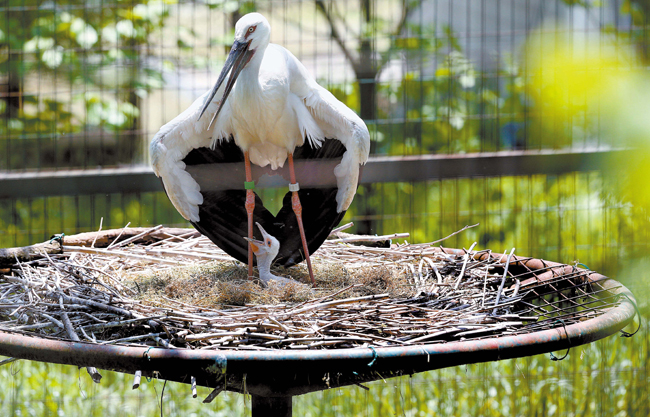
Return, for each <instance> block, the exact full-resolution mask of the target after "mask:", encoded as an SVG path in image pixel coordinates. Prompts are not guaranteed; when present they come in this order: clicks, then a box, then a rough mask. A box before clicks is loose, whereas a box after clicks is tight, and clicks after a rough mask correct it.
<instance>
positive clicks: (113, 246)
mask: <svg viewBox="0 0 650 417" xmlns="http://www.w3.org/2000/svg"><path fill="white" fill-rule="evenodd" d="M162 228H163V225H162V224H159V225H158V226H155V227H152V228H151V229H148V230H145V231H144V232H141V233H138V234H137V235H135V236H131V237H130V238H128V239H124V240H123V241H121V242H119V243H111V244H110V245H109V246H108V247H107V248H106V249H114V248H120V247H122V246H126V245H128V244H129V243H131V242H135V241H136V240H138V239H141V238H143V237H145V236H148V235H150V234H152V233H154V232H156V231H158V230H160V229H162ZM116 241H117V239H116V240H115V241H114V242H116Z"/></svg>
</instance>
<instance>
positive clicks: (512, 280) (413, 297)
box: [0, 226, 635, 415]
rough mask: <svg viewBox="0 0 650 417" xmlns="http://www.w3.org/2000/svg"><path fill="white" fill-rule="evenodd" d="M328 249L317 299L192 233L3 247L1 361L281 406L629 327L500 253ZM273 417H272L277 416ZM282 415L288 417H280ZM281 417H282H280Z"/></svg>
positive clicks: (301, 278)
mask: <svg viewBox="0 0 650 417" xmlns="http://www.w3.org/2000/svg"><path fill="white" fill-rule="evenodd" d="M354 240H360V239H355V238H354V237H346V238H343V239H341V238H336V236H334V239H332V240H328V241H326V242H325V244H324V245H323V246H322V247H321V248H320V249H319V250H318V251H317V252H316V253H315V254H314V255H313V257H312V259H313V264H314V267H315V275H316V279H317V282H316V285H315V286H314V287H311V286H308V285H306V284H303V283H302V282H306V281H307V280H308V275H307V271H306V269H305V268H304V267H302V266H300V265H298V266H296V267H292V268H290V269H287V270H274V272H275V273H276V274H277V275H284V276H287V277H292V278H294V279H296V283H295V284H290V285H285V286H274V285H271V286H270V287H269V288H262V287H260V286H259V285H258V282H256V280H248V279H247V277H246V275H247V273H246V267H245V265H242V264H241V263H239V262H237V261H235V260H233V259H232V258H230V257H229V256H228V255H226V254H225V253H223V252H222V251H221V250H219V249H218V248H217V247H216V246H215V245H213V244H212V243H211V242H210V241H209V240H207V239H206V238H204V237H202V236H201V235H200V234H199V233H198V232H196V231H195V230H193V229H177V228H164V227H162V226H158V227H154V228H125V229H116V230H107V231H100V232H91V233H82V234H79V235H73V236H57V237H55V238H53V239H52V240H51V241H49V242H44V243H40V244H36V245H33V246H29V247H23V248H10V249H0V274H1V275H0V354H1V355H5V356H10V357H13V358H19V359H30V360H37V361H44V362H52V363H61V364H70V365H77V366H84V367H86V368H87V369H88V372H89V374H90V375H91V377H92V378H93V380H95V381H96V382H99V379H101V375H100V373H99V371H97V368H99V369H108V370H113V371H118V372H125V373H130V374H134V375H136V377H135V380H134V385H138V384H139V377H140V376H149V377H158V378H161V379H165V380H172V381H178V382H183V383H188V384H192V385H193V386H195V385H197V384H198V385H202V386H206V387H210V388H213V389H214V391H213V392H212V394H211V395H210V396H209V397H208V398H206V400H205V401H206V402H209V401H211V400H212V399H214V397H215V396H216V395H217V394H218V393H219V392H221V391H223V390H229V391H234V392H239V393H250V394H252V395H253V409H254V410H255V409H256V407H257V409H258V410H260V413H261V412H262V411H261V410H264V409H269V410H270V409H273V410H276V412H275V415H287V413H289V414H290V408H291V407H290V406H291V402H290V399H291V397H292V396H294V395H300V394H305V393H308V392H312V391H318V390H323V389H328V388H335V387H340V386H344V385H351V384H357V385H360V384H362V383H364V382H368V381H373V380H377V379H385V378H389V377H394V376H399V375H404V374H412V373H416V372H422V371H428V370H433V369H439V368H444V367H450V366H456V365H460V364H469V363H478V362H487V361H494V360H501V359H508V358H515V357H522V356H530V355H535V354H539V353H545V352H552V351H558V350H562V349H568V348H571V347H575V346H578V345H581V344H586V343H590V342H592V341H595V340H598V339H601V338H604V337H607V336H609V335H611V334H613V333H616V332H617V331H619V330H621V329H623V328H624V327H625V326H627V325H628V324H630V323H631V322H632V321H633V318H634V315H635V307H634V306H635V302H634V298H633V296H632V294H631V293H630V292H629V291H628V290H627V289H626V288H625V287H624V286H622V285H621V284H619V283H618V282H616V281H615V280H613V279H610V278H607V277H605V276H603V275H601V274H598V273H596V272H594V271H590V270H588V269H584V268H580V267H578V266H576V265H567V264H561V263H557V262H550V261H544V260H541V259H535V258H529V257H521V256H517V255H515V254H514V253H513V251H512V252H510V253H501V254H497V253H492V252H491V251H489V250H481V251H474V250H473V247H474V245H472V247H470V249H469V250H465V249H450V248H444V247H440V246H436V245H435V244H432V243H427V244H401V245H390V247H371V246H364V245H353V244H351V243H349V242H351V241H354ZM277 410H284V411H282V412H279V413H278V412H277ZM287 410H288V411H287ZM283 413H284V414H283Z"/></svg>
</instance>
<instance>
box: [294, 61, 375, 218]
mask: <svg viewBox="0 0 650 417" xmlns="http://www.w3.org/2000/svg"><path fill="white" fill-rule="evenodd" d="M285 51H286V50H285ZM286 53H287V55H288V67H289V69H290V71H291V76H292V78H291V92H293V93H294V94H296V95H297V96H298V97H300V98H301V99H302V100H303V102H304V103H305V106H307V108H308V109H309V112H310V113H311V115H312V117H313V118H314V119H315V120H316V123H318V127H319V128H320V130H321V131H322V132H323V134H324V137H326V138H331V139H337V140H339V141H340V142H341V143H342V144H343V146H345V149H346V151H345V153H344V154H343V159H342V160H341V163H340V164H339V165H337V166H336V168H335V169H334V174H335V175H336V178H337V184H338V192H337V194H336V201H337V203H338V207H337V208H338V210H339V211H344V210H347V209H348V207H350V204H351V203H352V199H353V198H354V194H355V193H356V191H357V184H358V182H359V166H360V165H363V164H365V163H366V161H367V160H368V154H369V152H370V134H369V132H368V127H367V126H366V124H365V123H364V122H363V120H361V118H360V117H359V116H357V114H356V113H355V112H353V111H352V110H351V109H350V108H349V107H347V106H346V105H345V104H343V103H341V102H340V101H339V100H338V99H337V98H336V97H334V95H333V94H332V93H330V92H329V91H327V90H326V89H325V88H323V87H321V86H320V85H319V84H318V83H317V82H316V81H315V80H314V79H313V78H312V76H311V75H309V73H308V72H307V69H306V68H305V67H304V65H302V63H301V62H300V61H298V59H297V58H296V57H295V56H293V55H292V54H291V52H289V51H286Z"/></svg>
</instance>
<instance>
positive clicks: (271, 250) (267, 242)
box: [244, 223, 295, 287]
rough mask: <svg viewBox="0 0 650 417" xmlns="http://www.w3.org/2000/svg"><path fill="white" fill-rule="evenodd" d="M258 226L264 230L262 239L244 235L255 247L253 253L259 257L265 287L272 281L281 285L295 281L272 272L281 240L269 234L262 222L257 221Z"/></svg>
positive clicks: (260, 271)
mask: <svg viewBox="0 0 650 417" xmlns="http://www.w3.org/2000/svg"><path fill="white" fill-rule="evenodd" d="M255 224H256V225H257V228H258V229H260V232H262V240H256V239H251V238H249V237H244V239H246V240H247V241H248V242H249V243H250V246H251V248H252V249H253V253H254V254H255V257H256V258H257V270H258V271H259V273H260V281H261V282H262V286H263V287H267V286H268V285H269V283H270V282H271V281H275V282H277V283H279V284H281V285H285V284H288V283H289V282H295V281H293V280H291V279H287V278H283V277H279V276H277V275H273V273H271V263H272V262H273V260H274V259H275V257H276V256H278V252H279V251H280V242H279V241H278V240H277V239H276V238H274V237H273V236H271V235H270V234H268V233H267V232H266V230H264V228H263V227H262V225H261V224H259V223H255Z"/></svg>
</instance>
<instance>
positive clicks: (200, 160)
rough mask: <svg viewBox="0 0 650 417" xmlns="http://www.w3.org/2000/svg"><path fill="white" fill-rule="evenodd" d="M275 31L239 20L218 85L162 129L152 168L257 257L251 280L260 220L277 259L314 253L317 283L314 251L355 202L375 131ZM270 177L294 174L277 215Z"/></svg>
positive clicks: (205, 225)
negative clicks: (264, 186)
mask: <svg viewBox="0 0 650 417" xmlns="http://www.w3.org/2000/svg"><path fill="white" fill-rule="evenodd" d="M270 34H271V27H270V25H269V22H268V21H267V20H266V18H264V16H262V15H261V14H259V13H250V14H247V15H245V16H243V17H242V18H241V19H239V21H238V22H237V24H236V26H235V40H234V42H233V45H232V48H231V50H230V54H229V55H228V57H227V59H226V63H225V65H224V67H223V69H222V71H221V74H220V75H219V78H218V80H217V83H216V84H215V85H214V87H213V88H212V89H211V90H210V91H209V92H206V93H205V94H203V95H202V96H201V97H199V98H198V99H197V100H196V101H195V102H194V103H193V104H192V105H191V106H190V107H189V108H188V109H187V110H185V111H184V112H183V113H181V114H180V115H178V116H177V117H176V118H174V119H173V120H172V121H170V122H169V123H167V124H165V125H164V126H163V127H162V128H160V131H158V133H157V134H156V135H155V136H154V138H153V140H152V142H151V158H152V165H153V168H154V172H155V173H156V175H157V176H158V177H160V178H161V179H162V182H163V184H164V186H165V191H166V192H167V195H168V196H169V199H170V200H171V202H172V203H173V205H174V207H176V209H177V210H178V212H179V213H180V214H181V215H182V216H183V217H184V218H185V219H187V220H189V221H190V222H191V223H192V224H193V225H194V226H195V227H196V228H197V229H198V230H199V231H200V232H201V233H203V234H204V235H206V236H208V237H209V238H210V239H211V240H212V241H213V242H214V243H216V244H217V245H218V246H219V247H221V248H222V249H223V250H224V251H226V252H227V253H229V254H230V255H232V256H234V257H235V258H237V259H239V260H241V261H243V262H248V273H249V277H250V276H252V272H253V254H252V249H251V246H250V244H249V242H248V241H247V240H245V239H244V238H242V236H243V235H245V234H247V235H248V239H253V237H254V230H253V223H254V222H258V223H260V224H261V225H263V227H264V229H266V230H268V231H269V233H270V234H271V235H273V236H275V237H276V238H277V239H278V241H279V242H280V247H281V249H280V253H279V255H278V258H277V259H276V262H279V263H280V264H281V265H283V266H291V265H293V264H295V263H298V262H301V261H302V260H303V259H306V260H307V266H308V269H309V275H310V278H311V280H312V283H313V282H314V276H313V271H312V268H311V262H310V258H309V254H310V253H313V252H314V251H315V250H316V249H318V247H319V246H320V245H321V244H322V243H323V241H324V240H325V238H326V237H327V235H328V234H329V233H330V231H331V230H332V229H333V228H334V227H335V226H336V225H337V224H338V223H339V221H340V220H341V219H342V217H343V215H344V214H345V211H346V210H347V209H348V207H349V206H350V203H351V202H352V199H353V198H354V194H355V193H356V189H357V183H358V179H359V169H360V165H362V164H364V163H365V162H366V160H367V159H368V152H369V148H370V136H369V133H368V128H367V127H366V125H365V124H364V122H363V121H362V120H361V119H360V118H359V117H358V116H357V115H356V114H355V113H354V112H353V111H352V110H350V109H349V108H348V107H346V106H345V105H344V104H343V103H341V102H340V101H339V100H337V99H336V98H335V97H334V96H333V95H332V94H331V93H330V92H329V91H327V90H326V89H324V88H323V87H321V86H320V85H318V83H316V81H315V80H314V79H313V77H311V75H310V74H309V73H308V72H307V70H306V68H305V67H304V66H303V65H302V63H301V62H300V61H298V59H297V58H296V57H295V56H293V54H291V52H289V51H288V50H287V49H285V48H283V47H282V46H279V45H276V44H272V43H269V39H270ZM226 78H227V79H228V80H227V81H226ZM204 114H205V115H204ZM294 159H295V160H296V162H295V164H294ZM287 160H288V172H286V171H287V170H286V169H285V168H284V164H285V161H287ZM242 162H243V169H242ZM317 162H322V163H320V164H319V163H317ZM251 164H252V165H253V166H252V167H251ZM269 168H270V169H269ZM264 174H269V175H273V174H279V175H282V176H283V177H288V178H286V179H287V180H288V182H289V193H287V194H286V195H285V197H284V200H283V207H282V209H281V210H280V211H279V212H278V214H277V215H275V216H274V215H273V214H271V213H270V212H269V211H268V210H267V209H266V207H264V205H263V203H262V201H261V199H260V198H259V196H258V195H257V194H256V193H255V192H254V189H255V186H256V181H257V182H258V183H259V182H263V180H264V178H263V177H264ZM298 177H300V180H301V182H302V183H303V184H302V187H300V186H299V184H298V182H297V178H298ZM289 194H291V196H290V197H289Z"/></svg>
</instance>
